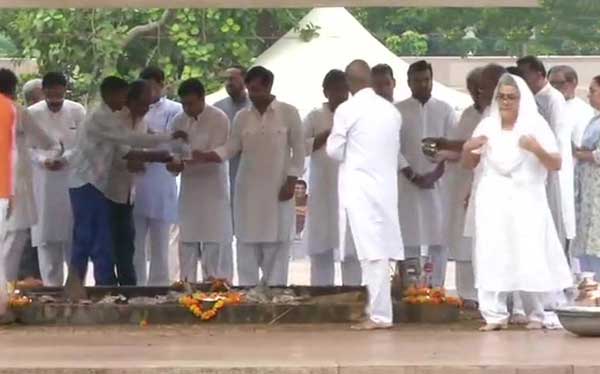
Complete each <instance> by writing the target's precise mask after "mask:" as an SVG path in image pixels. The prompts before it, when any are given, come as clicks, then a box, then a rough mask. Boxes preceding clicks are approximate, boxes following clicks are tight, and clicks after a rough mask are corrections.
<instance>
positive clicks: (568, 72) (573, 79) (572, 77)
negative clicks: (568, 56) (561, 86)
mask: <svg viewBox="0 0 600 374" xmlns="http://www.w3.org/2000/svg"><path fill="white" fill-rule="evenodd" d="M552 73H563V75H564V76H565V80H566V81H567V82H570V83H577V82H579V77H578V76H577V71H575V69H573V67H571V66H569V65H556V66H553V67H552V68H550V70H549V71H548V75H550V74H552Z"/></svg>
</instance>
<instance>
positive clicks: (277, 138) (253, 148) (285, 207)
mask: <svg viewBox="0 0 600 374" xmlns="http://www.w3.org/2000/svg"><path fill="white" fill-rule="evenodd" d="M215 151H216V152H217V154H218V155H219V157H221V159H223V160H228V159H230V158H232V157H234V156H235V155H237V154H239V153H240V152H241V159H240V165H239V169H238V174H237V178H236V181H235V183H236V185H235V195H234V203H233V206H234V212H235V215H234V216H235V218H234V222H235V236H236V238H237V240H239V241H240V242H245V243H251V242H253V243H265V242H272V243H275V242H280V241H285V242H289V241H291V240H292V238H293V236H294V233H295V231H296V230H295V227H294V226H293V223H294V217H295V212H294V199H293V198H292V199H290V200H288V201H284V202H281V201H279V198H278V197H279V191H280V190H281V187H282V186H283V184H284V183H286V181H287V178H288V176H293V177H300V176H302V173H303V171H304V132H303V129H302V121H301V120H300V115H299V114H298V110H297V109H296V108H294V107H293V106H291V105H289V104H286V103H283V102H280V101H277V100H276V99H275V100H273V102H271V104H270V105H269V107H268V108H267V110H266V111H265V113H264V114H262V115H261V114H260V113H259V112H258V110H257V109H256V108H255V107H254V106H252V107H248V108H244V109H242V110H240V111H239V112H238V114H237V116H236V117H235V120H234V124H233V126H232V133H231V137H230V138H229V140H228V141H227V143H226V144H225V145H224V146H222V147H219V148H217V149H216V150H215ZM238 254H239V251H238Z"/></svg>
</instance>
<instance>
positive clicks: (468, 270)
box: [455, 261, 477, 301]
mask: <svg viewBox="0 0 600 374" xmlns="http://www.w3.org/2000/svg"><path fill="white" fill-rule="evenodd" d="M455 264H456V290H457V291H458V296H460V297H461V298H462V299H464V300H472V301H477V290H476V289H475V272H474V271H473V263H472V262H471V261H456V262H455Z"/></svg>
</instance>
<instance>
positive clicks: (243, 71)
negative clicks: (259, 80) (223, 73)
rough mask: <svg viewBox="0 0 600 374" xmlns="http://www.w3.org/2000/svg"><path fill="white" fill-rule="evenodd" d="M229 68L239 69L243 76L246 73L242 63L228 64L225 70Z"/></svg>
mask: <svg viewBox="0 0 600 374" xmlns="http://www.w3.org/2000/svg"><path fill="white" fill-rule="evenodd" d="M229 69H236V70H239V71H240V73H241V74H242V77H245V76H246V74H247V71H246V68H245V67H243V66H242V65H231V66H229V67H228V68H227V70H229Z"/></svg>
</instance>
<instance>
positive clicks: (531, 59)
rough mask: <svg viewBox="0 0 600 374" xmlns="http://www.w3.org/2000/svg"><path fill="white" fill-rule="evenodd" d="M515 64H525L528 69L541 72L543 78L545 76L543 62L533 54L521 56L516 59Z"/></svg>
mask: <svg viewBox="0 0 600 374" xmlns="http://www.w3.org/2000/svg"><path fill="white" fill-rule="evenodd" d="M517 65H518V66H521V65H527V66H528V67H529V69H531V70H533V71H537V72H538V73H541V74H542V76H543V77H544V78H545V77H546V67H545V66H544V63H543V62H542V60H540V59H539V58H537V57H535V56H525V57H521V58H520V59H518V60H517Z"/></svg>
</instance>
